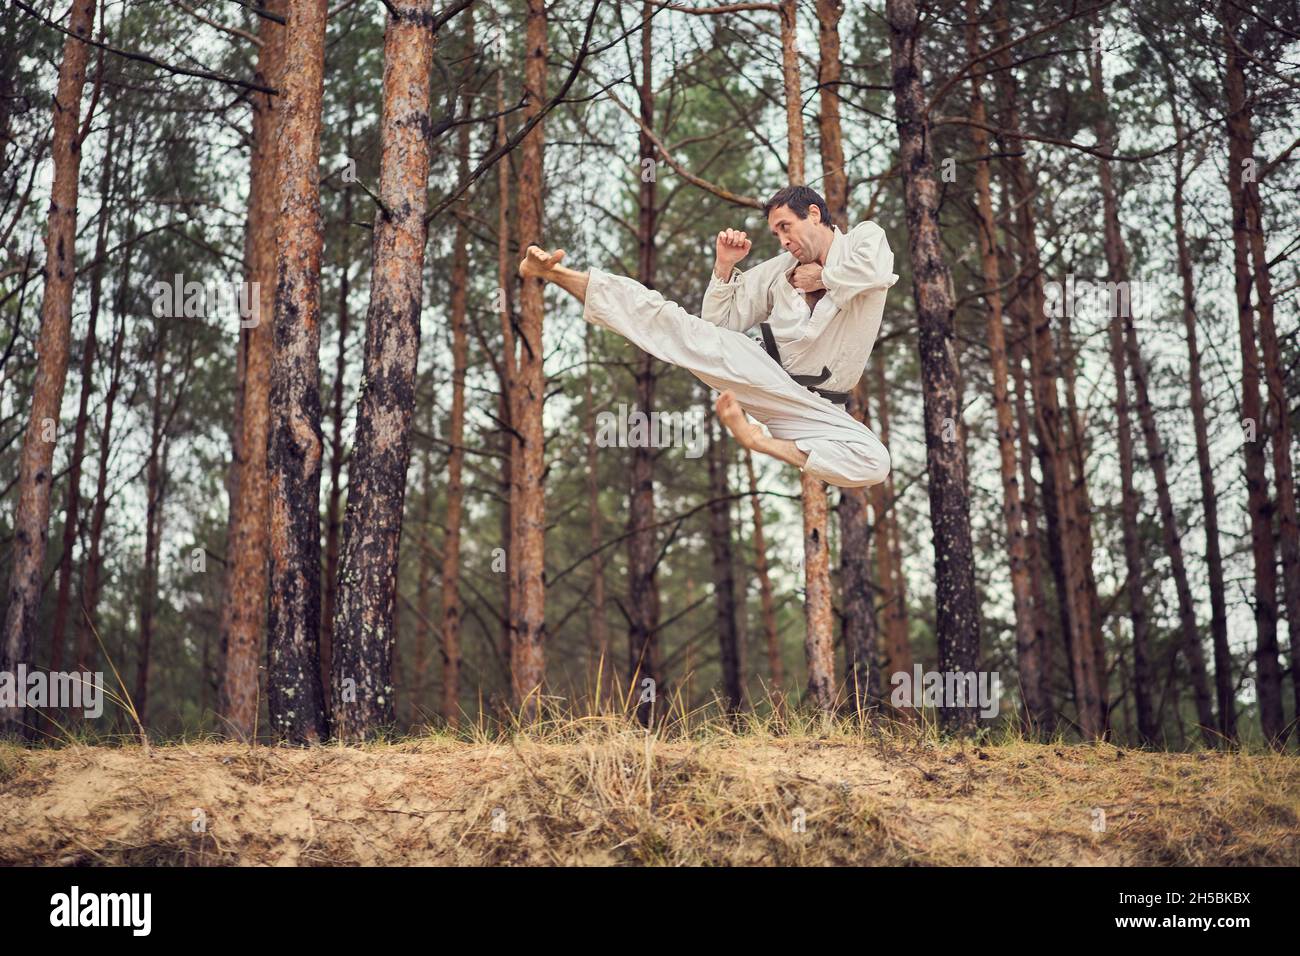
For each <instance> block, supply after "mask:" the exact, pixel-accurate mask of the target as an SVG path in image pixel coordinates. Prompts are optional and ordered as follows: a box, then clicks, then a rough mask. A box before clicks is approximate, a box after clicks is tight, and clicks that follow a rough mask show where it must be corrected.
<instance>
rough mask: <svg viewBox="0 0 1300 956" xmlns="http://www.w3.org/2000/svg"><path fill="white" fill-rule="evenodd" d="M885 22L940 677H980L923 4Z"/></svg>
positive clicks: (895, 1) (969, 720)
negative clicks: (915, 335) (928, 110)
mask: <svg viewBox="0 0 1300 956" xmlns="http://www.w3.org/2000/svg"><path fill="white" fill-rule="evenodd" d="M885 17H886V19H887V20H888V22H889V28H890V52H891V60H892V65H893V75H892V81H893V84H892V85H893V90H894V113H895V116H896V117H897V122H898V142H899V160H900V167H901V169H902V174H903V196H904V202H905V205H906V208H907V227H908V242H909V246H910V252H911V258H912V269H913V278H912V287H913V293H914V295H915V297H916V312H917V324H918V326H919V332H920V335H919V343H918V344H919V350H920V360H921V379H922V388H923V390H924V397H925V422H926V428H925V433H926V434H925V445H926V466H927V470H928V473H929V493H930V525H931V527H932V529H933V534H934V553H935V562H934V569H935V631H936V635H937V638H938V643H939V670H940V671H943V672H973V671H975V670H976V669H977V668H978V667H979V636H980V635H979V604H978V596H977V594H976V591H975V563H974V553H973V550H972V543H971V531H970V505H969V500H968V498H967V495H966V474H965V471H966V469H965V462H964V456H963V455H962V450H961V442H960V441H952V440H946V439H947V438H951V437H955V431H956V430H958V429H960V428H961V427H962V425H961V408H960V405H959V403H958V381H957V364H956V359H955V357H954V355H953V303H952V296H951V293H950V288H951V285H952V279H951V275H950V273H949V271H948V263H947V261H946V260H945V259H944V255H943V244H942V240H941V238H940V235H939V221H938V202H939V189H938V184H937V183H936V182H935V178H934V167H933V163H932V160H931V156H930V137H929V130H928V126H927V121H926V118H925V115H924V111H925V104H926V98H925V92H924V90H923V89H922V87H921V74H920V50H919V48H918V45H919V42H920V20H919V17H918V15H917V9H916V4H915V2H914V0H888V2H887V4H886V13H885ZM955 703H958V702H955ZM975 715H976V710H975V709H974V708H973V707H970V706H951V707H947V706H946V707H944V708H943V709H942V711H941V719H942V722H943V724H944V726H945V727H946V728H948V729H951V730H969V729H973V727H974V725H975Z"/></svg>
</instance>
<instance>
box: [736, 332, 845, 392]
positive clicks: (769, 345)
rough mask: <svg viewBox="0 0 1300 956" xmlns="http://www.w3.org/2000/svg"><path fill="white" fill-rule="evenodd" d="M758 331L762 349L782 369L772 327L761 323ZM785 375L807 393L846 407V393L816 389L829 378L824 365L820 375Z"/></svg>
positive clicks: (829, 372) (829, 371)
mask: <svg viewBox="0 0 1300 956" xmlns="http://www.w3.org/2000/svg"><path fill="white" fill-rule="evenodd" d="M758 330H759V331H760V332H762V333H763V348H764V349H765V350H766V351H767V354H768V355H770V356H772V360H773V361H775V362H776V364H777V365H780V366H781V368H782V369H784V368H785V366H784V365H782V364H781V350H780V349H778V348H777V347H776V336H774V335H773V334H772V326H770V325H769V324H768V323H766V322H763V323H761V324H760V325H759V327H758ZM785 374H786V375H789V376H790V377H791V378H792V379H794V380H795V382H796V383H797V384H799V385H802V386H804V387H805V388H807V389H808V391H810V392H816V393H817V394H818V395H820V396H821V397H822V398H824V399H827V400H828V401H831V402H834V403H835V404H836V405H847V404H848V403H849V393H848V392H832V391H831V390H830V389H829V388H818V387H817V386H818V385H820V384H821V383H822V382H824V381H826V380H827V379H828V378H830V377H831V370H830V369H828V368H827V367H826V366H825V365H823V366H822V370H821V374H820V375H795V374H794V373H793V372H786V373H785Z"/></svg>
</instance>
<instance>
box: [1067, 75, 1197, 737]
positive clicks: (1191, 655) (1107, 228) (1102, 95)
mask: <svg viewBox="0 0 1300 956" xmlns="http://www.w3.org/2000/svg"><path fill="white" fill-rule="evenodd" d="M1088 72H1089V75H1090V79H1091V81H1092V88H1093V93H1094V95H1095V96H1096V97H1097V101H1098V104H1099V109H1098V112H1097V118H1096V120H1095V123H1094V129H1095V132H1096V135H1097V141H1098V142H1099V143H1102V144H1108V148H1110V149H1114V148H1116V146H1117V144H1118V142H1119V137H1118V136H1117V135H1116V133H1115V130H1114V126H1113V123H1112V121H1111V118H1110V99H1109V96H1108V95H1107V93H1106V87H1105V82H1104V80H1103V79H1102V71H1101V54H1100V51H1097V52H1096V53H1091V54H1089V55H1088ZM1098 169H1099V175H1100V180H1101V194H1102V215H1103V218H1104V241H1105V245H1106V264H1107V274H1108V278H1109V280H1110V281H1111V282H1112V283H1115V284H1116V289H1117V290H1123V289H1127V288H1128V285H1129V274H1128V250H1127V248H1126V247H1125V243H1124V235H1123V232H1122V231H1121V229H1120V222H1119V199H1118V196H1117V194H1116V189H1115V182H1114V178H1113V177H1112V175H1111V169H1110V161H1109V160H1105V159H1103V160H1101V161H1100V163H1099V167H1098ZM1121 313H1122V314H1121ZM1121 326H1122V336H1123V344H1122V345H1121V341H1120V339H1121ZM1110 327H1111V333H1110V334H1111V350H1112V353H1113V357H1112V361H1113V362H1114V364H1115V370H1116V371H1115V374H1116V378H1117V380H1118V385H1119V391H1118V393H1117V394H1118V395H1119V396H1120V397H1119V398H1118V399H1117V401H1124V402H1127V389H1126V387H1125V382H1124V364H1125V359H1127V362H1128V365H1129V367H1130V369H1131V370H1132V374H1133V385H1134V388H1135V390H1136V392H1137V405H1138V417H1139V420H1140V422H1141V426H1142V437H1143V440H1144V442H1145V445H1146V452H1147V462H1148V464H1149V466H1150V467H1151V470H1152V472H1153V473H1154V475H1155V480H1156V502H1157V505H1158V507H1159V509H1160V522H1161V526H1162V530H1163V533H1164V543H1165V550H1166V551H1167V552H1168V553H1169V564H1170V570H1171V572H1172V574H1173V578H1174V587H1175V590H1176V591H1177V594H1178V620H1179V627H1180V630H1181V634H1182V643H1183V653H1184V654H1185V655H1186V658H1187V666H1188V673H1189V675H1190V678H1191V682H1192V692H1193V694H1194V696H1195V700H1196V713H1197V719H1198V721H1199V723H1200V727H1201V737H1202V740H1203V741H1204V743H1205V745H1206V746H1207V747H1213V746H1214V744H1215V737H1214V726H1215V725H1214V711H1213V708H1212V707H1211V705H1210V686H1209V679H1208V677H1207V675H1206V670H1205V652H1204V651H1203V649H1202V648H1201V635H1200V632H1199V631H1198V630H1197V627H1196V607H1195V605H1194V603H1193V600H1192V589H1191V587H1190V585H1189V584H1188V580H1187V565H1186V562H1185V561H1184V559H1183V544H1182V538H1181V535H1180V532H1179V530H1178V519H1177V516H1176V514H1175V513H1174V505H1173V498H1172V495H1171V494H1170V491H1169V478H1168V471H1167V468H1166V466H1165V450H1164V446H1163V444H1162V443H1161V441H1160V435H1159V432H1158V431H1157V430H1156V420H1155V412H1154V410H1153V409H1152V406H1151V398H1150V395H1149V393H1148V388H1147V375H1146V366H1145V363H1144V362H1143V358H1142V353H1141V350H1140V348H1139V346H1138V341H1137V331H1136V329H1135V328H1134V324H1133V310H1132V294H1131V293H1124V292H1119V291H1117V293H1116V294H1115V295H1114V297H1113V298H1112V301H1111V316H1110ZM1120 424H1121V426H1122V427H1123V429H1124V430H1123V431H1122V432H1121V435H1120V437H1121V441H1123V440H1124V439H1127V438H1128V437H1129V436H1128V435H1127V434H1126V432H1127V428H1128V415H1127V408H1125V409H1124V416H1123V417H1122V418H1121V422H1120ZM1122 454H1123V447H1122V446H1121V463H1122V460H1123V459H1122ZM1128 454H1129V474H1128V479H1129V487H1128V488H1126V490H1125V513H1126V517H1125V522H1126V525H1127V522H1128V517H1127V512H1128V511H1129V510H1130V509H1131V510H1132V523H1133V534H1134V537H1135V538H1136V534H1137V501H1136V500H1134V501H1132V503H1131V504H1130V503H1129V501H1128V497H1129V495H1131V494H1132V447H1131V444H1130V448H1129V450H1128ZM1134 498H1136V496H1134ZM1126 535H1127V531H1126ZM1125 548H1126V550H1127V548H1128V543H1127V540H1126V542H1125ZM1133 558H1134V559H1135V561H1136V563H1137V566H1138V573H1139V575H1140V572H1141V559H1140V557H1138V545H1137V542H1136V540H1135V541H1134V543H1133ZM1129 573H1130V575H1132V574H1133V569H1132V566H1130V571H1129ZM1129 587H1130V591H1129V595H1130V601H1131V600H1132V599H1133V590H1132V589H1133V584H1132V582H1131V581H1130V585H1129ZM1138 601H1139V602H1140V601H1141V590H1140V588H1139V593H1138ZM1145 617H1146V611H1145V607H1143V608H1142V618H1143V627H1144V628H1145V624H1146V621H1145ZM1136 633H1137V632H1136V620H1135V631H1134V634H1135V638H1136ZM1145 636H1146V635H1145V634H1143V639H1144V640H1143V645H1144V646H1143V648H1142V650H1143V659H1142V660H1140V661H1139V660H1138V658H1137V644H1136V640H1135V643H1134V688H1135V691H1138V692H1140V693H1141V694H1142V696H1139V697H1137V703H1138V707H1139V710H1138V719H1139V727H1141V721H1142V717H1143V714H1142V709H1141V708H1142V707H1143V706H1144V705H1145V707H1146V708H1147V714H1146V718H1147V721H1148V724H1147V727H1146V729H1145V730H1144V731H1143V734H1142V736H1143V739H1144V741H1146V742H1150V741H1152V740H1154V738H1155V731H1156V728H1155V727H1154V726H1151V725H1150V700H1149V699H1147V700H1143V697H1144V696H1145V695H1146V693H1147V688H1148V687H1149V682H1150V671H1149V666H1148V663H1147V661H1146V659H1145V652H1146V647H1145ZM1139 664H1140V665H1141V667H1142V668H1143V670H1142V671H1139V670H1138V666H1139Z"/></svg>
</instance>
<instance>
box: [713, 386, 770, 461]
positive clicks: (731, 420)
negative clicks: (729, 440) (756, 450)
mask: <svg viewBox="0 0 1300 956" xmlns="http://www.w3.org/2000/svg"><path fill="white" fill-rule="evenodd" d="M714 408H715V410H716V411H717V413H718V420H719V421H720V422H722V424H723V425H725V426H726V427H727V431H729V432H731V434H732V436H733V437H734V438H735V439H736V441H737V442H739V443H740V446H741V447H742V448H753V447H754V446H755V444H756V443H757V441H758V439H760V438H762V437H763V431H762V429H761V428H760V427H759V426H758V425H756V424H754V423H753V422H751V421H750V420H749V419H748V418H747V417H746V416H745V410H744V409H743V408H741V407H740V402H738V401H736V396H735V395H733V394H731V392H723V393H722V394H721V395H720V396H718V403H717V405H716V406H714Z"/></svg>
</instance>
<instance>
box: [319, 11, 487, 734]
mask: <svg viewBox="0 0 1300 956" xmlns="http://www.w3.org/2000/svg"><path fill="white" fill-rule="evenodd" d="M432 18H433V3H432V0H406V2H396V3H393V4H392V5H391V6H390V7H389V15H388V26H387V29H386V30H385V32H384V109H383V120H382V124H381V134H380V135H381V143H382V152H381V158H380V166H379V202H380V205H381V209H380V210H379V212H378V214H377V216H376V219H375V229H374V247H373V249H374V251H373V253H372V256H373V266H372V271H371V279H370V309H369V312H368V313H367V315H366V354H365V373H364V379H363V381H364V384H363V385H362V388H361V397H360V401H359V403H358V406H357V426H356V441H355V443H354V445H353V452H352V461H351V464H350V466H349V469H348V504H347V512H346V514H345V516H344V519H343V554H342V559H341V562H340V565H339V598H338V600H339V604H338V610H337V611H336V612H335V614H334V635H335V643H334V648H333V657H334V673H333V676H334V682H335V685H336V686H338V687H340V688H342V687H344V681H346V680H349V679H351V680H354V681H355V682H356V683H355V688H356V699H355V700H354V701H351V700H348V699H347V698H346V697H344V698H343V699H342V700H341V702H338V703H336V705H335V707H334V711H333V713H334V721H333V723H334V735H335V737H336V738H338V739H340V740H352V741H354V740H364V739H367V738H370V737H373V736H375V735H376V734H377V733H379V732H380V731H381V730H383V729H384V728H386V727H388V726H391V725H392V723H393V722H394V720H395V714H396V709H395V705H394V702H393V686H394V682H393V675H392V663H393V654H394V645H395V640H396V630H395V629H394V622H393V615H394V605H395V604H396V601H397V558H398V553H399V549H400V546H401V540H402V516H403V513H404V503H405V500H406V470H407V466H408V465H409V464H410V458H411V416H412V415H413V414H414V412H415V375H416V364H417V362H418V360H419V354H420V308H421V305H422V303H423V279H424V246H425V237H426V236H427V235H428V227H427V225H426V224H425V221H424V213H425V208H426V205H427V197H428V188H429V141H428V133H427V124H428V120H429V78H430V74H431V71H432V68H433V43H434V36H433V24H432ZM461 295H462V299H463V295H464V285H463V284H462V286H461ZM455 308H456V306H455V304H454V303H453V310H454V309H455ZM460 317H461V323H460V325H461V338H462V340H463V337H464V302H463V301H462V302H461V304H460ZM453 321H454V320H453ZM462 344H463V343H462ZM462 414H463V406H462ZM453 415H454V412H453ZM453 454H454V450H453ZM457 556H458V555H457ZM444 570H445V566H444Z"/></svg>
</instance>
